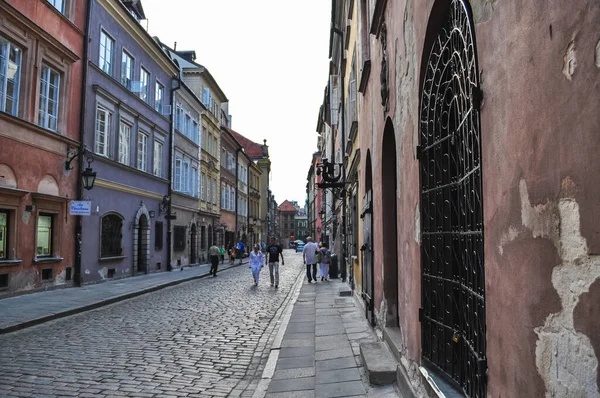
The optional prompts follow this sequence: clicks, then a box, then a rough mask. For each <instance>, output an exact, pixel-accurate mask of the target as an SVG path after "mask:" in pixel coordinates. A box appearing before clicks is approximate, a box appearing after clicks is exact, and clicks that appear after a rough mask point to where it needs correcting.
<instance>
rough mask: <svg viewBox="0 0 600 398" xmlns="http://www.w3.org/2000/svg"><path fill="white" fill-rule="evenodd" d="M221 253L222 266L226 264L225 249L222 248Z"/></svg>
mask: <svg viewBox="0 0 600 398" xmlns="http://www.w3.org/2000/svg"><path fill="white" fill-rule="evenodd" d="M219 252H220V253H221V264H223V263H224V262H225V248H224V247H223V246H221V247H220V248H219Z"/></svg>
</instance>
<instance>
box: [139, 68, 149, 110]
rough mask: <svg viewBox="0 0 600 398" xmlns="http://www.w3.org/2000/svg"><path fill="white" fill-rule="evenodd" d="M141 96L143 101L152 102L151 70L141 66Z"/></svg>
mask: <svg viewBox="0 0 600 398" xmlns="http://www.w3.org/2000/svg"><path fill="white" fill-rule="evenodd" d="M140 98H141V99H142V101H144V102H146V103H149V102H150V72H149V71H148V69H146V68H144V67H143V66H140Z"/></svg>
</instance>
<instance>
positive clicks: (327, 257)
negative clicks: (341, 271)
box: [317, 243, 331, 282]
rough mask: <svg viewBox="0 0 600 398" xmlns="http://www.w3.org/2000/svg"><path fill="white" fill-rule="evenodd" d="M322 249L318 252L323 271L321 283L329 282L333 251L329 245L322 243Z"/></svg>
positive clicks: (320, 266)
mask: <svg viewBox="0 0 600 398" xmlns="http://www.w3.org/2000/svg"><path fill="white" fill-rule="evenodd" d="M320 246H321V247H320V248H319V251H318V252H317V260H318V262H319V268H320V271H321V282H323V281H324V280H326V281H329V263H330V262H331V251H330V250H329V248H328V247H327V246H328V245H327V243H321V245H320Z"/></svg>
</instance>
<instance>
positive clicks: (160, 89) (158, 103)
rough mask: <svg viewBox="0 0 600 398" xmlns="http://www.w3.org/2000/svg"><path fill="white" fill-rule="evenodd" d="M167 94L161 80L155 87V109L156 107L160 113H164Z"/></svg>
mask: <svg viewBox="0 0 600 398" xmlns="http://www.w3.org/2000/svg"><path fill="white" fill-rule="evenodd" d="M164 96H165V87H164V86H163V85H162V84H160V83H159V82H156V87H155V89H154V109H156V111H157V112H158V113H160V114H161V115H162V113H163V97H164Z"/></svg>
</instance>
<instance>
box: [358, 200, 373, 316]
mask: <svg viewBox="0 0 600 398" xmlns="http://www.w3.org/2000/svg"><path fill="white" fill-rule="evenodd" d="M372 192H373V191H372V190H371V189H369V190H368V191H367V193H366V194H365V196H364V197H363V209H362V210H363V211H362V214H361V216H360V217H361V218H362V219H363V242H364V243H363V244H362V246H361V248H360V251H361V253H362V268H363V275H362V285H363V291H362V297H363V300H365V316H366V318H367V319H368V320H369V322H370V323H371V325H373V326H375V299H374V297H375V292H374V290H375V281H374V275H373V233H372V231H373V201H372Z"/></svg>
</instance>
